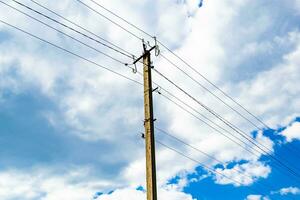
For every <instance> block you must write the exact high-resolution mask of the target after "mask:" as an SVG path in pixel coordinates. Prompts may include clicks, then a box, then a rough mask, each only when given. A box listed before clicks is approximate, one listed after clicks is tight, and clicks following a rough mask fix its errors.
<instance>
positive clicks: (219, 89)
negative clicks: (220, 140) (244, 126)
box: [77, 0, 271, 135]
mask: <svg viewBox="0 0 300 200" xmlns="http://www.w3.org/2000/svg"><path fill="white" fill-rule="evenodd" d="M77 1H80V0H77ZM90 1H92V2H94V3H95V4H96V5H98V6H100V7H101V8H103V9H105V10H106V11H108V12H109V13H111V14H113V15H114V16H116V17H117V18H119V19H121V20H122V21H124V22H126V23H127V24H129V25H131V26H133V27H134V28H136V29H137V30H139V31H141V32H143V33H144V34H146V35H148V36H149V37H151V38H153V36H152V35H150V34H149V33H147V32H146V31H144V30H143V29H141V28H139V27H137V26H136V25H134V24H133V23H131V22H129V21H128V20H126V19H124V18H123V17H121V16H119V15H117V14H116V13H115V12H113V11H111V10H110V9H107V8H105V7H104V6H103V5H101V4H99V3H97V2H95V1H93V0H90ZM98 14H99V13H98ZM100 15H101V16H102V17H104V18H107V17H106V16H104V15H103V14H100ZM111 21H112V23H114V24H115V25H117V26H121V25H120V24H118V23H116V22H114V21H113V20H111ZM121 27H122V26H121ZM122 28H123V29H125V28H124V27H122ZM157 42H158V43H159V44H160V45H162V46H163V47H164V48H166V49H167V50H168V51H169V52H170V53H171V54H173V55H174V56H175V57H177V58H178V59H180V60H181V61H182V62H183V63H184V64H185V65H187V66H188V67H189V68H190V69H192V70H193V71H194V72H195V73H197V74H198V75H200V76H201V77H202V78H204V80H206V81H207V82H208V83H209V84H211V85H212V86H213V87H215V88H216V89H217V90H218V91H220V92H221V93H222V94H223V95H225V96H226V97H228V98H229V99H230V100H231V101H233V102H234V103H236V104H237V105H238V106H239V107H241V108H242V109H243V110H245V111H246V112H247V113H248V114H250V115H251V116H252V117H254V118H255V119H256V120H257V121H259V122H260V123H261V124H263V125H264V126H265V127H266V128H268V129H271V128H270V127H269V126H268V125H266V124H265V123H264V122H263V121H262V120H261V119H259V118H258V117H257V116H255V115H254V114H253V113H251V112H250V111H249V110H247V109H246V108H245V107H244V106H242V105H241V104H240V103H238V102H237V101H236V100H234V99H233V98H232V97H231V96H230V95H229V94H227V93H225V92H224V91H223V90H222V89H221V88H219V87H218V86H217V85H215V84H214V83H213V82H211V81H210V80H209V79H208V78H206V77H205V76H204V75H203V74H201V73H200V72H199V71H197V70H196V69H195V68H194V67H192V66H191V65H189V64H188V63H187V62H186V61H185V60H183V59H182V58H181V57H180V56H178V55H177V54H176V53H174V52H173V51H172V50H171V49H170V48H168V47H167V46H166V45H164V44H163V43H162V42H161V41H159V40H157ZM161 55H162V54H161ZM236 111H237V110H236ZM237 112H238V111H237ZM240 115H242V114H241V113H240ZM243 118H244V117H243ZM245 118H246V117H245ZM247 119H248V118H247ZM248 120H249V119H248ZM248 120H247V121H248ZM249 121H251V120H249ZM224 122H225V123H228V122H226V121H224ZM251 124H252V123H251ZM255 126H256V127H258V126H257V125H255ZM233 128H235V129H236V128H237V127H233ZM258 128H259V127H258ZM259 129H260V128H259ZM246 135H247V134H246Z"/></svg>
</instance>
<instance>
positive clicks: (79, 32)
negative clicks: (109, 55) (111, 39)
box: [2, 0, 133, 59]
mask: <svg viewBox="0 0 300 200" xmlns="http://www.w3.org/2000/svg"><path fill="white" fill-rule="evenodd" d="M11 1H13V2H15V3H17V4H19V5H20V6H22V7H24V8H27V9H28V10H31V11H32V12H35V13H36V14H38V15H41V16H43V17H45V18H47V19H49V20H51V21H53V22H55V23H57V24H59V25H61V26H63V27H65V28H67V29H69V30H71V31H73V32H76V33H77V34H80V35H82V36H84V37H86V38H88V39H90V40H93V41H94V42H96V43H98V44H100V45H102V46H105V47H106V48H109V49H111V50H113V51H115V52H117V53H120V54H122V55H124V56H126V57H128V58H131V59H132V58H133V57H132V55H127V54H125V53H123V52H122V51H119V50H118V49H115V48H113V47H111V46H109V45H107V44H105V43H103V42H101V41H100V40H97V39H95V38H93V37H90V36H88V35H87V34H85V33H82V32H81V31H78V30H76V29H74V28H72V27H70V26H68V25H66V24H64V23H62V22H60V21H58V20H56V19H53V18H52V17H50V16H48V15H46V14H44V13H42V12H40V11H37V10H35V9H33V8H31V7H29V6H27V5H25V4H23V3H21V2H19V1H16V0H11ZM2 3H4V2H2ZM4 4H6V3H4ZM6 5H8V4H6Z"/></svg>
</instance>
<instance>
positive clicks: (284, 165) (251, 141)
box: [153, 68, 300, 178]
mask: <svg viewBox="0 0 300 200" xmlns="http://www.w3.org/2000/svg"><path fill="white" fill-rule="evenodd" d="M153 70H154V71H155V72H156V73H157V74H158V75H160V76H161V77H163V78H164V79H165V80H167V81H168V82H169V83H171V84H172V85H174V86H175V87H176V88H177V89H179V90H180V91H181V92H183V93H184V94H185V95H187V96H188V97H189V98H191V99H192V100H193V101H195V102H196V103H197V104H199V105H200V106H201V107H203V108H204V109H205V110H207V111H208V112H209V113H211V114H212V115H214V116H215V117H217V118H218V119H219V120H220V121H222V122H223V123H224V124H225V125H227V126H228V127H229V128H231V129H232V130H234V131H235V132H236V133H238V134H239V135H241V136H242V137H243V138H245V139H246V140H247V141H249V142H250V143H252V144H253V145H255V146H256V147H257V148H259V149H260V150H261V151H262V152H264V153H265V154H266V155H268V156H270V158H272V159H273V160H275V161H276V162H278V163H279V164H280V165H281V166H283V167H284V168H286V169H287V170H288V171H289V172H290V173H291V174H293V175H294V176H296V177H297V178H300V175H299V174H298V173H297V172H296V171H294V170H293V169H292V168H290V167H289V166H287V165H286V164H284V163H283V162H282V161H280V160H279V159H277V158H276V157H275V156H273V155H272V154H270V153H269V152H267V151H266V150H264V149H263V148H262V147H260V146H263V145H262V144H261V143H259V144H256V143H258V142H257V141H255V140H253V138H251V137H249V136H248V135H247V134H246V133H245V132H240V131H239V130H240V129H239V130H238V129H236V127H235V126H234V125H233V124H231V123H230V122H228V121H227V120H225V119H224V118H222V117H221V116H220V115H218V114H217V113H215V112H214V111H213V110H211V109H210V108H208V107H207V106H205V105H204V104H203V103H201V102H200V101H199V100H197V99H196V98H195V97H193V96H192V95H190V94H189V93H188V92H186V91H185V90H184V89H182V88H181V87H179V86H178V85H177V84H176V83H175V82H173V81H172V80H170V79H169V78H168V77H166V76H165V75H163V74H162V73H161V72H159V71H158V70H156V69H155V68H154V69H153Z"/></svg>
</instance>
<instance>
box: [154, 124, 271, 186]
mask: <svg viewBox="0 0 300 200" xmlns="http://www.w3.org/2000/svg"><path fill="white" fill-rule="evenodd" d="M155 129H156V130H158V131H159V133H162V134H164V135H167V136H168V137H170V138H173V139H174V140H176V141H178V142H180V143H182V144H184V145H185V146H187V147H189V148H191V149H194V150H195V151H197V152H199V153H201V154H203V155H205V156H206V157H208V158H210V159H212V160H214V161H217V163H218V164H222V165H223V166H226V165H227V163H225V162H223V161H221V160H219V159H218V158H216V157H215V156H212V155H210V154H208V153H206V152H204V151H202V150H200V149H199V148H197V147H195V146H193V145H191V144H189V143H188V142H186V141H184V140H182V139H180V138H178V137H176V136H174V135H173V134H171V133H169V132H167V131H165V130H163V129H161V128H159V127H155ZM232 170H234V171H236V172H238V173H240V174H242V175H243V176H245V177H247V178H249V180H251V181H252V179H253V177H252V176H250V175H247V174H244V172H243V171H241V170H238V169H236V168H232ZM258 184H260V185H261V186H263V187H265V188H266V189H269V190H270V191H274V190H275V189H274V186H271V185H269V184H263V183H260V182H258Z"/></svg>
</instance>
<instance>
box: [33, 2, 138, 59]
mask: <svg viewBox="0 0 300 200" xmlns="http://www.w3.org/2000/svg"><path fill="white" fill-rule="evenodd" d="M30 1H31V2H33V3H34V4H36V5H38V6H40V7H41V8H43V9H45V10H47V11H49V12H50V13H52V14H54V15H56V16H57V17H60V18H61V19H63V20H65V21H67V22H69V23H71V24H72V25H74V26H76V27H78V28H80V29H81V30H83V31H86V32H87V33H89V34H91V35H93V36H94V37H96V38H98V39H100V40H102V41H104V42H106V43H108V44H110V45H111V46H113V47H115V48H117V49H119V50H120V51H123V52H125V53H126V54H128V55H129V56H131V57H134V54H132V53H130V52H129V51H127V50H125V49H124V48H121V47H120V46H118V45H116V44H114V43H112V42H110V41H108V40H107V39H105V38H103V37H100V36H99V35H98V34H96V33H94V32H92V31H90V30H89V29H87V28H84V27H83V26H81V25H79V24H77V23H75V22H74V21H71V20H69V19H67V18H66V17H64V16H62V15H60V14H58V13H57V12H55V11H53V10H51V9H50V8H47V7H46V6H44V5H42V4H41V3H39V2H37V1H35V0H30ZM89 39H90V38H89Z"/></svg>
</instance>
